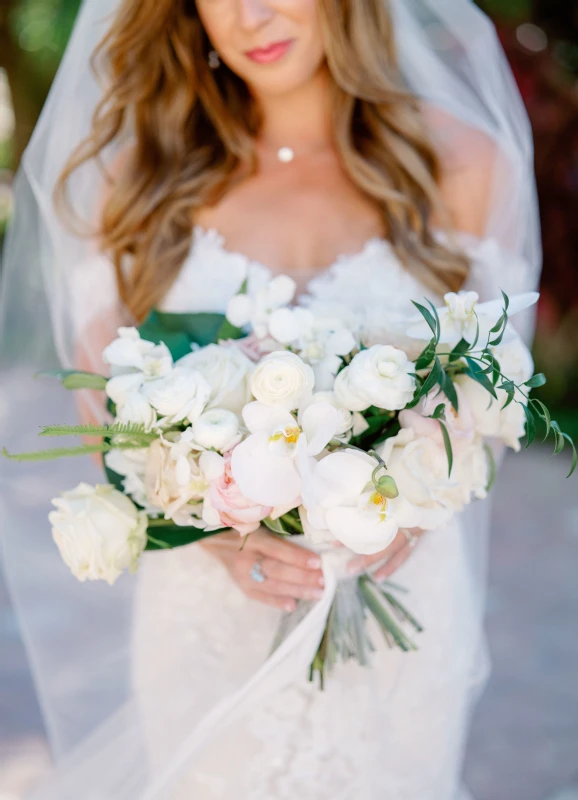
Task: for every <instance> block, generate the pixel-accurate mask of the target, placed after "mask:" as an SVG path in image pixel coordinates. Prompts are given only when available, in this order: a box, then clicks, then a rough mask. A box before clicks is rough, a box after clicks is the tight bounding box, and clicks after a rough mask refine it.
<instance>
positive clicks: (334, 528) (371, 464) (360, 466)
mask: <svg viewBox="0 0 578 800" xmlns="http://www.w3.org/2000/svg"><path fill="white" fill-rule="evenodd" d="M376 467H377V461H376V460H375V458H372V457H371V456H370V455H368V454H367V453H362V452H360V451H359V450H348V449H343V450H337V451H336V452H334V453H330V454H329V455H327V456H325V457H324V458H322V459H321V460H320V461H319V462H317V463H316V464H315V466H314V467H313V471H312V479H311V487H310V491H309V492H308V495H309V497H308V498H307V499H305V501H304V503H303V505H304V507H305V509H306V512H307V523H308V525H307V526H306V527H305V529H306V530H307V532H308V534H309V536H310V537H312V538H313V540H314V541H315V542H322V541H324V540H325V539H326V538H327V537H326V532H327V531H329V532H330V533H331V534H332V536H333V538H335V539H337V540H338V541H340V542H341V543H342V544H344V545H345V546H346V547H348V548H349V549H350V550H353V552H354V553H360V554H363V555H372V554H374V553H380V552H381V551H382V550H385V548H386V547H388V546H389V545H390V544H391V543H392V541H393V540H394V539H395V537H396V536H397V533H398V531H399V528H400V527H408V528H413V527H415V526H416V525H417V524H418V523H419V520H420V516H421V515H420V512H419V510H417V509H415V508H413V507H412V505H411V504H410V503H409V502H408V501H407V499H406V498H405V497H404V496H403V494H400V495H399V497H396V498H395V499H388V498H386V497H384V496H383V495H382V494H380V493H379V492H378V491H377V489H376V487H375V485H374V484H373V482H372V474H373V471H374V470H375V468H376Z"/></svg>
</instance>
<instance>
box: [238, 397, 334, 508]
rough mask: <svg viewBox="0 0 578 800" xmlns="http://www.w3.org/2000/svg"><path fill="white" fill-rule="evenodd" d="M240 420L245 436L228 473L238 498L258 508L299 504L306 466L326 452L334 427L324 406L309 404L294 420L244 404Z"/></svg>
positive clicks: (277, 411) (331, 411)
mask: <svg viewBox="0 0 578 800" xmlns="http://www.w3.org/2000/svg"><path fill="white" fill-rule="evenodd" d="M243 419H244V420H245V424H246V426H247V428H248V429H249V432H250V435H249V436H248V437H247V438H246V439H245V440H244V441H243V442H241V443H240V444H238V445H237V446H236V447H235V449H234V450H233V451H232V456H231V471H232V474H233V478H234V479H235V481H236V483H237V486H238V487H239V490H240V491H241V493H242V494H243V495H244V496H245V497H246V498H247V499H249V500H253V501H254V502H256V503H259V505H262V506H270V507H273V508H275V507H277V506H287V507H288V508H295V507H296V506H298V505H299V503H300V500H301V495H302V493H303V492H305V491H307V489H308V485H309V479H310V470H311V467H312V464H311V462H312V461H313V459H314V457H315V456H317V455H319V453H321V452H322V450H324V448H325V447H327V445H328V443H329V442H330V441H331V439H332V438H333V437H334V436H335V432H336V430H337V426H338V424H339V419H338V413H337V410H336V409H335V408H334V407H333V406H331V405H329V404H328V403H321V402H320V403H312V404H311V405H309V406H308V407H307V408H305V410H304V411H303V412H302V413H301V414H300V415H299V421H297V420H296V419H295V417H294V416H293V415H292V414H290V413H289V412H288V411H285V410H284V409H283V408H276V407H272V406H267V405H263V404H262V403H259V402H255V403H249V405H248V406H245V408H244V409H243Z"/></svg>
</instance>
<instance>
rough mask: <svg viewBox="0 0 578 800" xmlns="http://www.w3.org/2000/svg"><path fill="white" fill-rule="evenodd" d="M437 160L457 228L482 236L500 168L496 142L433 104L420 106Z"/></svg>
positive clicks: (443, 196)
mask: <svg viewBox="0 0 578 800" xmlns="http://www.w3.org/2000/svg"><path fill="white" fill-rule="evenodd" d="M424 113H425V117H426V120H427V123H428V126H429V128H430V131H431V135H432V138H433V140H434V145H435V147H436V150H437V152H438V155H439V157H440V161H441V181H440V189H441V193H442V199H443V200H444V203H445V206H446V209H447V210H448V212H449V214H450V216H451V220H452V223H453V225H454V227H455V228H456V229H457V230H460V231H462V232H464V233H466V234H471V235H472V236H479V237H482V236H484V234H485V232H486V223H487V220H488V218H489V216H490V213H491V204H492V194H493V190H494V187H495V185H496V178H497V176H498V170H499V168H500V162H501V160H502V159H501V153H500V148H499V147H498V145H497V143H496V142H495V141H494V140H493V139H492V138H491V137H490V136H488V135H486V134H485V133H483V132H482V131H481V130H479V129H478V128H473V127H471V126H469V125H467V124H466V123H464V122H462V121H459V120H457V119H456V118H455V117H453V116H452V115H451V114H448V113H447V112H445V111H443V110H440V109H438V108H434V107H427V108H426V109H425V110H424Z"/></svg>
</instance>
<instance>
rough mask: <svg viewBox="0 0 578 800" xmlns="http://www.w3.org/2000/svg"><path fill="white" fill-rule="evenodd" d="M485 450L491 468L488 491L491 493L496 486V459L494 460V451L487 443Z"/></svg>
mask: <svg viewBox="0 0 578 800" xmlns="http://www.w3.org/2000/svg"><path fill="white" fill-rule="evenodd" d="M484 450H485V451H486V455H487V457H488V463H489V468H490V469H489V475H488V483H487V486H486V491H487V492H490V491H491V490H492V488H493V486H494V483H495V482H496V459H495V458H494V451H493V450H492V448H491V447H490V445H489V444H488V443H487V442H485V443H484Z"/></svg>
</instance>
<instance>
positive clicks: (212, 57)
mask: <svg viewBox="0 0 578 800" xmlns="http://www.w3.org/2000/svg"><path fill="white" fill-rule="evenodd" d="M220 66H221V59H220V58H219V54H218V53H217V51H216V50H211V51H210V52H209V67H210V68H211V69H219V67H220Z"/></svg>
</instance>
